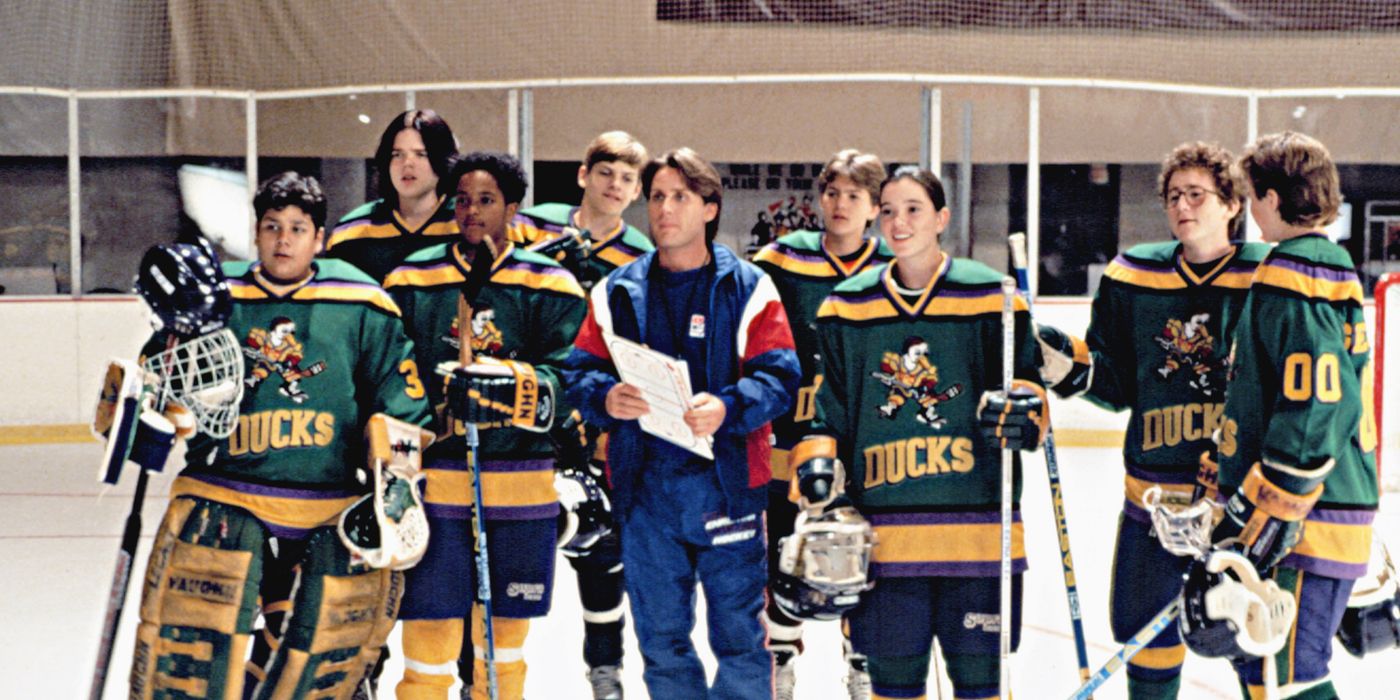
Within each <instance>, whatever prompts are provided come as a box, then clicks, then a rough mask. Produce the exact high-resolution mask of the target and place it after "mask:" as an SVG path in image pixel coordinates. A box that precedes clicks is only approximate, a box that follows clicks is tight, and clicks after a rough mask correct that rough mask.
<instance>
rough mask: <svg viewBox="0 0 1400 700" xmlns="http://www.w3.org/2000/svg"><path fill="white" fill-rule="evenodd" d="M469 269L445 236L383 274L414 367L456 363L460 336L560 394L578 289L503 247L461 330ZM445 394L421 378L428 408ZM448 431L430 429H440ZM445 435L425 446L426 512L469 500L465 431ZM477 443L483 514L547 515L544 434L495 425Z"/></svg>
mask: <svg viewBox="0 0 1400 700" xmlns="http://www.w3.org/2000/svg"><path fill="white" fill-rule="evenodd" d="M470 271H471V264H470V263H468V262H467V261H466V259H465V258H464V257H463V256H462V254H461V251H460V250H459V244H457V243H453V244H444V245H440V246H434V247H432V248H426V249H424V250H421V251H418V252H417V253H414V254H413V255H410V256H409V257H408V258H407V259H406V260H405V261H404V263H403V265H401V266H399V267H398V268H397V269H395V270H394V271H393V272H391V273H390V274H389V276H388V278H387V279H386V280H385V287H386V288H387V289H388V290H389V293H390V294H391V295H392V296H393V298H394V300H395V301H396V302H397V303H398V304H399V306H400V307H401V308H402V309H403V315H404V327H405V329H406V330H407V331H408V334H409V337H411V338H413V339H415V340H414V342H415V349H416V351H417V355H418V362H419V364H420V365H422V366H423V367H425V368H428V369H426V370H425V371H428V372H433V371H434V369H433V368H436V367H437V366H438V365H439V364H440V363H442V362H447V361H456V360H457V357H458V348H459V347H460V343H462V342H467V343H470V344H471V349H472V351H473V352H474V353H475V354H478V355H486V356H490V357H495V358H498V359H502V360H516V361H519V362H527V363H529V364H531V365H534V367H535V370H536V372H537V373H538V375H539V380H540V383H541V384H546V383H547V384H549V385H550V386H552V387H553V389H554V396H555V397H556V399H558V398H562V397H563V395H564V394H563V391H561V390H560V388H559V374H558V370H557V367H558V366H559V365H560V364H561V363H562V362H563V360H564V358H565V357H567V356H568V354H569V350H570V349H571V348H572V347H573V341H574V336H575V335H577V334H578V328H579V325H580V324H581V323H583V317H584V315H585V313H586V312H587V308H588V306H587V302H586V300H585V298H584V293H583V288H582V287H580V286H579V284H578V282H577V281H576V280H575V279H574V277H573V275H571V274H569V272H568V271H567V270H565V269H564V268H562V267H560V266H559V264H558V263H555V262H554V261H553V260H550V259H548V258H545V257H543V256H540V255H536V254H534V253H531V252H529V251H525V250H521V249H519V248H517V247H515V245H514V244H508V245H507V247H506V250H504V251H502V252H501V254H500V255H499V256H498V257H497V258H496V260H495V261H494V264H493V265H492V271H491V276H490V279H489V280H488V281H487V283H486V285H485V286H484V287H483V288H482V289H481V291H480V293H479V295H478V296H477V299H476V302H475V304H474V306H473V309H472V311H473V314H472V319H471V325H470V327H469V328H465V329H463V328H459V327H458V323H457V299H458V297H459V296H460V294H461V292H460V289H461V286H462V283H463V282H464V281H465V280H466V278H467V274H468V273H469V272H470ZM443 393H444V384H443V381H442V378H441V377H438V376H436V375H434V377H433V379H432V381H430V382H428V396H429V400H430V401H431V402H432V405H434V406H437V405H439V404H441V403H442V402H443V401H444V397H443ZM556 410H557V408H556ZM448 428H449V426H438V432H439V433H440V434H442V433H444V432H446V431H447V429H448ZM450 433H451V436H450V437H449V438H447V439H445V440H442V441H440V442H438V443H437V444H435V445H433V447H432V448H430V449H429V451H428V455H429V457H430V461H432V462H433V464H432V465H431V468H430V469H428V470H427V471H428V489H427V494H426V501H427V503H428V505H429V506H430V512H433V511H436V512H443V511H444V509H451V508H466V507H469V506H470V505H471V502H472V488H471V482H470V474H469V472H467V471H466V470H465V468H464V467H463V464H462V463H463V461H464V455H465V454H466V445H465V440H464V439H463V437H462V436H463V435H465V433H466V428H465V426H463V425H462V424H461V422H460V421H455V420H454V421H453V425H451V426H450ZM480 440H481V446H480V460H481V468H482V491H483V494H482V497H483V498H484V500H485V513H486V517H488V518H502V519H516V520H527V519H536V518H544V517H554V515H556V514H557V512H558V503H557V500H558V497H557V495H556V494H555V493H554V461H553V455H554V448H553V445H552V444H551V443H550V441H549V438H548V437H547V436H545V435H542V434H539V433H532V432H529V431H526V430H521V429H519V428H493V429H489V430H482V431H480ZM439 506H441V507H445V508H439Z"/></svg>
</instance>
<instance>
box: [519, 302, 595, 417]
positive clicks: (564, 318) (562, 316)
mask: <svg viewBox="0 0 1400 700" xmlns="http://www.w3.org/2000/svg"><path fill="white" fill-rule="evenodd" d="M537 308H539V309H540V315H539V317H538V318H537V322H536V324H535V331H536V332H537V333H538V334H539V335H538V337H537V338H532V339H531V345H532V346H533V347H534V348H537V350H536V351H535V352H533V353H531V356H530V357H531V360H532V361H533V362H532V364H534V366H535V373H536V374H538V375H539V379H540V381H541V382H546V383H548V384H549V385H550V387H552V388H553V389H554V398H555V400H556V401H558V402H560V406H559V409H558V411H557V415H561V416H563V415H568V413H569V410H570V407H569V406H567V404H566V403H564V390H563V388H562V387H560V385H559V378H560V368H561V367H562V366H563V365H564V360H565V359H566V358H567V357H568V356H569V352H570V351H571V350H573V349H574V338H576V337H578V329H579V326H582V325H583V317H584V316H585V315H587V313H588V301H587V300H586V299H585V298H584V297H581V296H578V297H576V296H565V295H550V296H549V297H547V298H546V299H544V300H542V301H541V303H540V305H539V306H538V307H537Z"/></svg>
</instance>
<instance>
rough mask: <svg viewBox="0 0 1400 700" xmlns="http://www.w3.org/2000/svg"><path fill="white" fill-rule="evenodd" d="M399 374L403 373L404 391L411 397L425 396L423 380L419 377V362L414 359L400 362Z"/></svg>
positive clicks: (419, 397)
mask: <svg viewBox="0 0 1400 700" xmlns="http://www.w3.org/2000/svg"><path fill="white" fill-rule="evenodd" d="M399 374H402V375H403V381H404V388H403V393H404V394H405V395H407V396H408V398H410V399H421V398H423V380H421V379H419V378H418V363H416V362H414V361H413V360H404V361H403V362H400V363H399Z"/></svg>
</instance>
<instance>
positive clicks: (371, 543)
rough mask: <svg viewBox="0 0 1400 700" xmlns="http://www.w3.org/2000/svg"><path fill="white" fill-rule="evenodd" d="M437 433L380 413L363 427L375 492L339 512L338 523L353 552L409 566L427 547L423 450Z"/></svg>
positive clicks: (375, 562)
mask: <svg viewBox="0 0 1400 700" xmlns="http://www.w3.org/2000/svg"><path fill="white" fill-rule="evenodd" d="M432 442H433V434H432V433H430V432H428V431H427V430H424V429H422V428H420V427H418V426H416V425H413V424H412V423H406V422H404V421H401V420H398V419H395V418H391V417H389V416H386V415H384V414H382V413H376V414H375V415H373V416H371V417H370V419H369V422H368V423H367V424H366V426H365V444H366V445H367V446H368V448H369V476H368V479H367V480H368V481H369V482H370V483H369V486H370V488H371V492H370V493H369V494H368V495H366V496H365V497H364V498H361V499H360V500H359V501H356V502H355V504H354V505H352V506H350V507H349V508H347V509H345V512H343V513H341V515H340V523H339V526H338V527H337V528H336V531H337V533H338V534H339V535H340V540H341V542H342V543H343V544H344V545H345V546H346V548H348V549H349V550H350V552H351V553H352V554H353V555H354V556H355V557H358V558H359V559H360V560H362V561H364V562H365V563H366V564H368V565H369V566H371V567H374V568H376V569H382V568H390V569H394V570H396V571H402V570H404V569H408V568H410V567H412V566H413V565H415V564H417V563H418V562H419V560H421V559H422V558H423V553H424V552H426V551H427V548H428V516H427V513H426V511H425V510H424V508H423V497H422V491H423V489H422V482H423V480H424V478H425V477H424V475H423V470H422V463H423V451H424V450H425V449H427V447H428V446H429V445H431V444H432Z"/></svg>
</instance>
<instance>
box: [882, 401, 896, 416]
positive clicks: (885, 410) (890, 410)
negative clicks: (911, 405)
mask: <svg viewBox="0 0 1400 700" xmlns="http://www.w3.org/2000/svg"><path fill="white" fill-rule="evenodd" d="M898 410H899V406H896V405H894V404H892V403H887V404H883V405H881V406H880V417H881V418H894V412H895V411H898Z"/></svg>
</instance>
